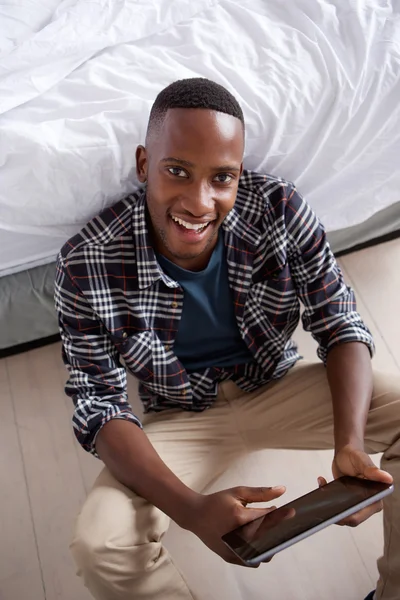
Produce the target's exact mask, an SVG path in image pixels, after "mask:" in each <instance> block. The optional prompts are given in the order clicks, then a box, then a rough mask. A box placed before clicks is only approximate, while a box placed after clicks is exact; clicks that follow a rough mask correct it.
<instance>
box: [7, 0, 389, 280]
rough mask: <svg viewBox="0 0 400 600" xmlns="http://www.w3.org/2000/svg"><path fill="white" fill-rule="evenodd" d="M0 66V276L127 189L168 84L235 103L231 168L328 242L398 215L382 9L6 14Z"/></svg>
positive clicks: (159, 1)
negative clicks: (276, 193)
mask: <svg viewBox="0 0 400 600" xmlns="http://www.w3.org/2000/svg"><path fill="white" fill-rule="evenodd" d="M0 52H1V54H0V240H1V241H0V274H5V273H6V272H11V271H13V270H20V269H23V268H25V266H26V265H27V264H28V263H29V265H30V266H32V265H33V264H37V263H38V262H45V261H47V260H51V259H53V258H54V257H55V255H56V253H57V251H58V249H59V247H60V245H61V244H62V243H63V240H65V239H67V238H68V237H69V236H71V235H72V234H73V233H75V232H76V231H77V230H79V228H80V227H81V226H82V225H83V224H84V223H85V222H86V221H87V220H88V219H89V218H90V217H91V216H93V215H94V214H96V213H98V212H99V211H100V210H101V209H102V208H103V207H104V206H106V205H109V204H111V203H112V202H114V201H116V200H117V199H118V198H120V197H121V196H123V195H125V194H126V193H128V192H130V191H132V190H133V189H134V188H135V187H136V184H137V182H136V178H135V172H134V152H135V147H136V145H137V144H138V143H141V142H143V141H144V134H145V127H146V123H147V117H148V113H149V110H150V107H151V104H152V101H153V100H154V98H155V96H156V94H157V92H158V91H159V90H160V89H162V88H163V87H164V86H165V85H167V84H168V83H170V82H171V81H173V80H175V79H178V78H183V77H191V76H205V77H209V78H211V79H214V80H216V81H218V82H220V83H222V84H223V85H225V86H226V87H228V88H229V89H230V90H231V91H233V92H234V93H235V94H236V96H237V97H238V99H239V100H240V102H241V104H242V106H243V109H244V113H245V117H246V121H247V144H246V161H245V164H246V166H247V167H249V168H253V169H257V170H261V171H265V172H272V173H274V174H277V175H281V176H283V177H286V178H288V179H290V180H292V181H295V182H296V184H297V185H298V187H299V189H300V191H302V192H303V193H304V195H305V196H306V197H307V198H308V200H309V201H310V203H311V205H312V206H313V207H314V208H315V210H316V211H317V213H318V215H319V216H320V218H321V219H322V221H323V222H324V224H325V225H326V227H327V229H328V230H335V229H340V228H343V227H348V226H351V225H354V224H356V223H359V222H361V221H363V220H365V219H367V218H368V217H370V216H371V215H372V214H374V213H375V212H377V211H379V210H381V209H383V208H385V207H387V206H389V205H390V204H393V203H395V202H397V201H399V200H400V193H399V189H400V171H399V166H398V165H399V158H398V157H399V156H400V3H399V2H397V0H358V1H356V0H347V1H346V2H342V1H341V0H332V1H328V0H313V1H312V2H311V1H310V0H297V1H296V2H295V3H293V2H282V1H281V0H268V2H267V1H266V0H194V1H193V0H192V1H191V2H188V1H187V0H174V2H171V1H170V0H142V1H138V0H125V1H124V0H92V1H91V2H88V1H87V0H66V1H64V2H59V1H57V0H45V1H42V2H41V3H32V2H31V1H29V0H19V2H18V3H10V4H5V5H2V4H1V3H0ZM4 231H6V232H8V233H7V236H5V235H2V233H3V232H4ZM13 234H15V237H14V238H13V237H12V235H13ZM10 236H11V237H10ZM24 239H25V240H26V248H25V250H24V247H23V244H24V242H23V241H22V242H21V240H24ZM13 240H14V242H13ZM41 240H42V241H41ZM6 241H7V244H6ZM13 244H14V247H16V246H18V248H19V250H18V253H15V257H14V255H13V251H12V248H13ZM21 244H22V245H21ZM24 253H25V260H24ZM17 254H18V255H17ZM14 258H15V259H14ZM24 265H25V266H24Z"/></svg>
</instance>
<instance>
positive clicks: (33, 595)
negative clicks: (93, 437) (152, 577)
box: [0, 240, 400, 600]
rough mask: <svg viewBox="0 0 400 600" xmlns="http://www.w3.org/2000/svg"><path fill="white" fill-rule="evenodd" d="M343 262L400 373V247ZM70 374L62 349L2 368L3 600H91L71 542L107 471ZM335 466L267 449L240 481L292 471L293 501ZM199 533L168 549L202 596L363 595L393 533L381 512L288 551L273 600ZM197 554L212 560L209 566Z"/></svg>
mask: <svg viewBox="0 0 400 600" xmlns="http://www.w3.org/2000/svg"><path fill="white" fill-rule="evenodd" d="M340 262H341V265H342V268H343V270H344V273H345V277H346V279H347V281H348V283H349V284H350V285H351V286H352V287H353V288H354V289H355V291H356V295H357V299H358V305H359V311H360V312H361V314H362V316H363V317H364V319H365V321H366V322H367V324H368V325H369V327H370V328H371V330H372V332H373V334H374V335H375V341H376V346H377V356H376V358H375V359H374V365H375V368H378V369H381V370H386V371H391V372H398V373H400V344H399V342H398V340H399V339H400V318H399V316H398V315H399V296H400V269H399V264H400V240H395V241H392V242H389V243H386V244H383V245H380V246H377V247H374V248H370V249H367V250H363V251H361V252H359V253H356V254H352V255H349V256H346V257H344V258H343V259H342V260H341V261H340ZM296 337H297V339H298V341H299V343H300V349H301V351H302V352H303V354H304V355H305V356H306V357H307V358H308V357H310V358H312V357H314V356H315V345H314V342H313V341H312V340H311V338H310V337H309V336H308V335H304V333H303V332H298V334H297V336H296ZM65 379H66V374H65V370H64V367H63V365H62V363H61V359H60V345H59V344H55V345H52V346H47V347H45V348H41V349H37V350H33V351H31V352H27V353H25V354H20V355H17V356H13V357H10V358H7V359H3V360H1V361H0V450H1V453H0V481H1V492H0V508H1V510H0V540H1V541H0V599H1V600H25V599H26V600H44V599H46V600H88V598H89V595H88V593H87V592H86V590H85V589H84V588H83V587H82V584H81V582H80V580H79V579H78V578H77V577H75V573H74V567H73V565H72V561H71V558H70V555H69V550H68V541H69V537H70V532H71V527H72V523H73V521H74V518H75V516H76V514H77V512H78V511H79V508H80V506H81V505H82V502H83V501H84V498H85V495H86V493H87V491H88V490H89V488H90V486H91V484H92V482H93V480H94V478H95V476H96V474H97V473H98V471H99V469H100V466H101V465H100V463H99V462H98V461H96V459H94V458H92V457H91V456H88V455H86V453H85V452H84V451H83V450H81V449H80V447H79V446H78V444H77V443H76V442H75V440H74V437H73V434H72V429H71V426H70V417H71V413H72V407H71V404H70V400H69V399H68V398H66V397H65V396H64V394H63V385H64V383H65ZM131 385H132V386H134V382H133V381H131ZM246 460H247V459H246ZM330 460H331V456H330V453H325V452H317V453H306V452H303V453H293V452H279V453H277V452H274V453H271V452H268V453H262V454H261V455H260V454H258V455H256V456H253V457H250V458H249V459H248V460H247V462H245V463H242V464H240V465H238V466H237V469H236V476H235V477H236V479H235V483H238V481H237V478H238V477H239V476H240V477H241V478H242V479H241V481H240V483H243V484H248V483H251V484H253V485H258V484H259V483H260V473H263V477H264V476H265V472H266V471H267V472H268V476H269V477H271V478H273V479H274V480H277V479H279V482H281V481H282V476H283V475H284V480H285V482H286V481H288V487H289V488H290V491H289V492H288V496H287V497H286V498H288V499H290V497H295V496H296V495H297V494H298V493H304V492H306V491H308V490H309V489H311V488H312V487H315V479H316V477H317V475H320V474H327V475H328V476H329V464H330ZM272 476H273V477H272ZM231 480H232V474H227V476H226V477H224V478H223V480H222V481H220V482H219V483H218V486H217V487H219V488H221V486H222V485H225V484H228V485H232V483H229V482H230V481H231ZM339 532H340V533H339ZM188 536H190V534H186V533H185V532H178V531H177V528H176V527H172V529H171V531H170V532H169V534H168V536H167V544H168V546H169V547H170V548H171V549H172V550H173V551H174V553H175V554H176V555H177V561H178V563H179V564H180V566H181V568H182V569H183V570H184V572H185V574H186V575H187V578H188V580H189V582H190V585H191V586H193V589H194V590H195V591H196V592H197V594H198V595H199V598H200V599H201V600H203V598H204V600H205V599H211V598H223V599H224V600H225V598H230V599H231V598H232V599H233V598H238V599H241V600H253V599H254V600H257V598H260V599H261V598H262V599H266V598H271V599H272V598H274V600H303V599H304V600H314V599H315V600H336V599H337V598H345V599H346V600H352V599H353V598H354V600H357V599H360V600H362V599H363V598H364V595H366V594H367V593H368V592H369V591H370V590H371V589H372V588H373V587H374V581H375V577H376V567H375V559H376V557H377V555H378V553H379V550H380V545H381V538H382V531H381V517H380V516H377V517H374V518H373V519H371V520H370V521H369V522H368V523H366V524H364V525H363V526H362V527H360V528H358V529H357V530H349V529H348V530H344V529H343V528H333V527H332V528H329V530H327V531H326V532H322V533H321V534H318V535H317V536H313V538H310V540H307V541H305V542H302V543H301V544H299V545H298V546H296V547H294V548H293V549H290V550H289V551H287V552H286V553H282V554H281V555H278V556H277V557H276V558H275V559H274V561H273V562H272V563H271V564H270V565H268V567H266V568H267V569H268V577H269V579H268V590H269V593H268V594H266V593H265V588H264V587H263V588H259V589H260V590H263V591H260V592H255V591H254V590H257V589H258V588H257V583H256V582H257V581H259V582H260V585H261V583H262V581H263V580H262V578H263V577H264V578H265V577H266V575H265V573H266V571H265V572H264V575H263V574H262V573H261V571H262V569H258V570H257V572H255V571H253V570H246V569H242V570H240V574H239V575H235V576H234V577H233V578H232V576H231V575H229V576H228V575H227V574H228V573H231V571H227V569H232V567H229V566H228V565H226V566H225V565H223V564H222V563H220V562H216V561H215V557H214V556H212V555H211V553H210V552H208V551H207V550H206V549H204V548H200V543H199V542H197V540H196V541H195V542H193V540H192V539H189V537H188ZM196 544H197V545H196ZM197 552H201V555H202V557H203V560H204V562H203V566H202V568H201V569H199V568H198V564H199V561H198V560H197ZM205 569H207V571H205ZM204 573H207V574H208V575H207V577H206V578H205V577H204ZM235 573H236V571H235ZM205 579H207V585H208V587H207V585H206V583H205ZM231 588H232V589H231ZM343 590H346V593H344V592H343ZM160 598H162V594H161V595H160ZM132 600H133V599H132Z"/></svg>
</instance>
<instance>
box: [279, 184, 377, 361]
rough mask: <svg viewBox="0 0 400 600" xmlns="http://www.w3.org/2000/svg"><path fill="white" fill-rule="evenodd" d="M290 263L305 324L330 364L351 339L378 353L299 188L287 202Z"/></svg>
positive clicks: (322, 230) (317, 223)
mask: <svg viewBox="0 0 400 600" xmlns="http://www.w3.org/2000/svg"><path fill="white" fill-rule="evenodd" d="M285 218H286V227H287V235H288V251H289V263H290V270H291V275H292V278H293V281H294V283H295V286H296V290H297V293H298V295H299V297H300V300H301V301H302V303H303V304H304V307H305V310H304V312H303V315H302V322H303V327H304V329H305V330H306V331H309V332H311V334H312V336H313V338H314V339H315V340H316V341H317V342H318V350H317V354H318V356H319V358H320V359H321V360H322V361H323V362H324V364H326V360H327V356H328V353H329V351H330V350H331V349H332V348H333V347H334V346H336V345H338V344H342V343H347V342H362V343H364V344H366V345H367V346H368V348H369V351H370V354H371V356H373V354H374V352H375V346H374V342H373V338H372V335H371V333H370V331H369V329H368V327H367V326H366V325H365V324H364V322H363V321H362V319H361V317H360V315H359V314H358V312H357V305H356V298H355V295H354V292H353V290H352V289H351V288H350V287H348V286H347V285H346V284H345V282H344V279H343V274H342V272H341V270H340V267H339V265H338V264H337V262H336V259H335V257H334V255H333V253H332V251H331V249H330V246H329V243H328V241H327V239H326V235H325V230H324V227H323V226H322V224H321V223H320V221H319V220H318V218H317V217H316V215H315V213H314V212H313V211H312V209H311V207H310V206H309V205H308V204H307V202H306V201H305V200H304V199H303V198H302V197H301V195H300V194H299V193H298V192H297V190H296V189H295V188H294V187H292V188H291V189H290V188H289V193H288V197H287V203H286V215H285Z"/></svg>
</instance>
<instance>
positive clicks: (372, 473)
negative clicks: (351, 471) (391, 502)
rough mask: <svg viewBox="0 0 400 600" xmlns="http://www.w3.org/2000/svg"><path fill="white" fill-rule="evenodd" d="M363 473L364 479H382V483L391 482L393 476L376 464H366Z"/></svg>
mask: <svg viewBox="0 0 400 600" xmlns="http://www.w3.org/2000/svg"><path fill="white" fill-rule="evenodd" d="M363 475H364V477H365V479H370V480H371V481H382V482H383V483H393V477H392V476H391V475H390V473H388V472H387V471H382V469H379V468H378V467H377V466H376V465H374V464H372V465H367V466H366V467H365V469H364V472H363Z"/></svg>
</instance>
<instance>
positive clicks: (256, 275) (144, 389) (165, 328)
mask: <svg viewBox="0 0 400 600" xmlns="http://www.w3.org/2000/svg"><path fill="white" fill-rule="evenodd" d="M222 228H223V235H224V241H225V246H226V253H227V263H228V275H229V282H230V287H231V291H232V297H233V301H234V305H235V313H236V319H237V323H238V327H239V330H240V333H241V335H242V338H243V340H244V341H245V343H246V344H247V346H248V348H249V350H250V352H251V354H252V355H253V358H254V360H253V362H250V363H249V364H245V365H237V366H236V367H234V368H230V369H220V368H216V367H212V368H206V369H204V370H202V371H201V372H195V373H190V374H188V373H187V372H186V371H185V368H184V367H183V365H182V363H181V362H180V361H179V359H178V358H177V357H176V355H175V354H174V340H175V336H176V333H177V330H178V326H179V321H180V317H181V314H182V307H183V291H182V289H181V288H180V286H179V284H178V283H177V282H175V281H173V280H172V279H170V278H169V277H168V276H167V275H166V274H165V273H164V272H163V271H162V270H161V267H160V266H159V264H158V262H157V260H156V256H155V253H154V250H153V248H152V246H151V242H150V239H149V232H148V228H147V225H146V195H145V190H143V189H142V190H139V191H138V192H136V193H135V194H133V195H131V196H129V197H127V198H125V199H123V200H121V201H120V202H118V203H117V204H115V205H114V206H113V207H111V208H108V209H106V210H104V211H103V212H102V213H101V214H100V215H99V216H98V217H95V218H94V219H92V220H91V221H90V222H89V223H88V224H87V225H86V227H84V229H83V230H82V231H81V232H80V233H78V234H77V235H76V236H75V237H73V238H72V239H71V240H69V241H68V242H67V243H66V244H65V246H64V247H63V248H62V250H61V252H60V254H59V257H58V264H57V276H56V292H55V298H56V308H57V311H58V316H59V325H60V330H61V336H62V342H63V359H64V361H65V363H66V365H67V368H68V370H69V374H70V377H69V380H68V382H67V384H66V393H67V394H68V395H70V396H72V398H73V400H74V404H75V412H74V417H73V425H74V430H75V433H76V436H77V438H78V440H79V442H80V443H81V444H82V446H83V447H84V448H85V449H86V450H89V451H90V452H92V453H94V454H95V448H94V446H95V438H96V435H97V433H98V431H99V430H100V428H101V427H102V426H103V425H104V424H105V423H106V422H107V421H109V420H110V419H114V418H120V419H128V420H130V421H132V422H133V423H136V424H137V425H139V426H140V425H141V424H140V422H139V419H138V418H137V417H136V416H135V415H134V414H133V412H132V409H131V407H130V405H129V402H128V397H127V391H126V390H127V385H126V383H127V382H126V370H125V366H126V368H127V369H129V371H130V372H131V373H132V374H133V375H135V376H136V377H137V378H138V380H139V382H140V383H139V391H140V396H141V399H142V402H143V404H144V410H145V412H148V411H151V410H153V411H154V410H155V411H158V410H164V409H166V408H171V407H180V408H182V409H186V410H194V411H202V410H204V409H206V408H209V407H210V406H211V405H212V404H213V401H214V399H215V397H216V394H217V388H218V382H220V381H223V380H226V379H231V380H233V381H234V382H235V383H236V384H237V385H238V386H239V387H241V388H242V389H243V390H245V391H252V390H254V389H256V388H257V387H259V386H261V385H263V384H265V383H267V382H269V381H271V380H272V379H276V378H279V377H282V376H283V375H284V374H285V373H286V372H287V371H288V369H290V367H292V366H293V365H294V364H295V362H296V361H297V360H298V359H299V358H300V356H299V354H298V352H297V347H296V344H295V343H294V342H293V341H292V339H291V336H292V334H293V332H294V330H295V329H296V327H297V324H298V322H299V318H300V302H299V299H300V300H301V301H302V303H303V304H304V307H305V310H304V312H303V315H302V320H303V325H304V328H305V329H306V330H307V331H311V333H312V335H313V337H314V338H315V339H316V340H317V341H318V344H319V347H318V355H319V357H320V358H321V359H322V360H323V361H324V362H325V361H326V358H327V354H328V352H329V350H330V349H331V348H333V347H334V346H335V345H336V344H339V343H343V342H363V343H365V344H367V345H368V346H369V348H370V351H371V354H372V353H373V350H374V347H373V341H372V337H371V334H370V332H369V330H368V329H367V327H366V326H365V325H364V323H363V322H362V320H361V318H360V316H359V315H358V313H357V311H356V302H355V297H354V294H353V291H352V290H351V289H350V288H348V287H347V286H346V285H345V283H344V281H343V277H342V273H341V271H340V269H339V267H338V265H337V263H336V261H335V258H334V256H333V254H332V252H331V250H330V248H329V244H328V242H327V241H326V238H325V232H324V229H323V227H322V225H321V224H320V223H319V221H318V219H317V217H316V216H315V214H314V213H313V211H312V210H311V208H310V206H309V205H308V204H307V203H306V202H305V201H304V200H303V198H302V197H301V196H300V195H299V193H298V192H297V191H296V189H295V187H294V186H293V184H291V183H289V182H287V181H284V180H283V179H278V178H276V177H271V176H269V175H260V174H258V173H254V172H251V171H244V173H243V175H242V177H241V179H240V184H239V189H238V194H237V199H236V203H235V206H234V208H233V209H232V210H231V212H230V213H229V214H228V216H227V217H226V218H225V221H224V222H223V224H222ZM121 359H122V360H123V362H124V363H125V366H123V365H122V363H121Z"/></svg>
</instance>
